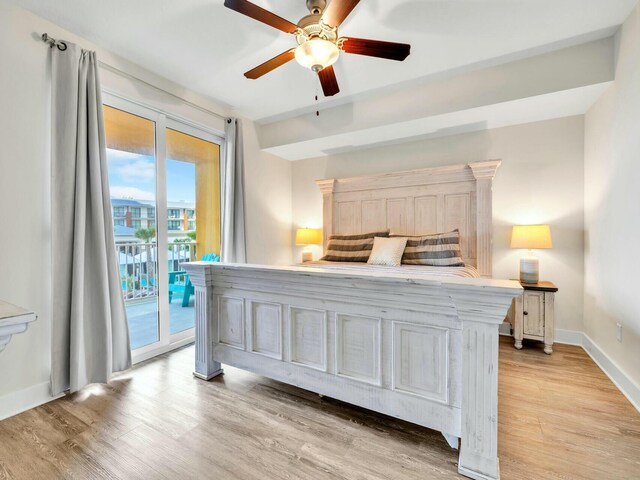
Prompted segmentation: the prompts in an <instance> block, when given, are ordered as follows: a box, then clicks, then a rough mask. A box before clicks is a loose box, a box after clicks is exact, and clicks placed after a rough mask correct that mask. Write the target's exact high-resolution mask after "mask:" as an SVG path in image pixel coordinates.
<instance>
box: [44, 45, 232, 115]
mask: <svg viewBox="0 0 640 480" xmlns="http://www.w3.org/2000/svg"><path fill="white" fill-rule="evenodd" d="M42 41H43V42H44V43H46V44H47V45H49V47H51V48H53V47H58V50H60V51H65V50H66V49H67V44H66V43H65V42H63V41H61V40H56V39H55V38H53V37H51V36H50V35H49V34H47V33H43V34H42ZM98 64H99V65H100V66H101V67H102V68H104V69H105V70H108V71H110V72H113V73H115V74H117V75H121V76H123V77H125V78H128V79H130V80H135V81H137V82H140V83H143V84H144V85H147V86H149V87H151V88H153V89H155V90H158V91H159V92H162V93H165V94H167V95H170V96H172V97H173V98H175V99H177V100H179V101H180V102H182V103H184V104H185V105H188V106H190V107H192V108H195V109H196V110H200V111H201V112H204V113H207V114H209V115H213V116H214V117H218V118H220V119H222V120H226V121H227V122H229V121H230V119H229V118H228V117H225V116H224V115H220V114H219V113H217V112H214V111H213V110H209V109H208V108H205V107H202V106H200V105H198V104H196V103H193V102H190V101H189V100H185V99H184V98H182V97H180V96H178V95H176V94H175V93H171V92H168V91H167V90H164V89H162V88H160V87H157V86H155V85H153V84H152V83H149V82H147V81H146V80H142V79H141V78H138V77H135V76H133V75H131V74H130V73H127V72H125V71H123V70H120V69H119V68H116V67H114V66H112V65H109V64H108V63H104V62H102V61H100V60H98Z"/></svg>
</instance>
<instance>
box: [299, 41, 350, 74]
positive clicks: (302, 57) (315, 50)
mask: <svg viewBox="0 0 640 480" xmlns="http://www.w3.org/2000/svg"><path fill="white" fill-rule="evenodd" d="M339 54H340V49H339V48H338V46H337V45H336V44H335V43H333V42H330V41H328V40H324V39H321V38H313V39H311V40H307V41H306V42H304V43H303V44H302V45H299V46H298V48H296V51H295V57H296V61H297V62H298V63H299V64H300V65H302V66H303V67H307V68H310V69H311V70H313V71H314V72H315V71H318V70H322V69H323V68H326V67H328V66H329V65H333V64H334V63H335V62H336V60H338V56H339Z"/></svg>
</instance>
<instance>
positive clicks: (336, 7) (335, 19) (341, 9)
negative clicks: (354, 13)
mask: <svg viewBox="0 0 640 480" xmlns="http://www.w3.org/2000/svg"><path fill="white" fill-rule="evenodd" d="M359 2H360V0H330V1H329V6H328V7H327V8H326V9H325V10H324V12H323V13H322V21H323V22H324V23H325V25H329V26H330V27H333V28H337V27H339V26H340V24H341V23H342V22H344V19H345V18H347V17H348V16H349V14H350V13H351V10H353V9H354V8H356V5H358V3H359Z"/></svg>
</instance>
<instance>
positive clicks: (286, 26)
mask: <svg viewBox="0 0 640 480" xmlns="http://www.w3.org/2000/svg"><path fill="white" fill-rule="evenodd" d="M224 6H225V7H227V8H230V9H231V10H235V11H236V12H238V13H242V14H243V15H246V16H247V17H251V18H253V19H254V20H258V21H259V22H262V23H266V24H267V25H271V26H272V27H274V28H277V29H278V30H282V31H283V32H286V33H295V31H296V30H298V26H297V25H296V24H295V23H291V22H290V21H289V20H285V19H284V18H282V17H279V16H278V15H276V14H275V13H271V12H270V11H269V10H265V9H264V8H262V7H259V6H258V5H254V4H253V3H251V2H247V0H224Z"/></svg>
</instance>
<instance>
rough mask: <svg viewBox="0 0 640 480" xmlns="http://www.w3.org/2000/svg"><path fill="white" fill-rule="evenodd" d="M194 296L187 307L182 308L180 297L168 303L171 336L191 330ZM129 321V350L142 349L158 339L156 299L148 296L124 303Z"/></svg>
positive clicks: (175, 297) (193, 315)
mask: <svg viewBox="0 0 640 480" xmlns="http://www.w3.org/2000/svg"><path fill="white" fill-rule="evenodd" d="M194 301H195V296H194V295H192V296H191V299H190V300H189V306H188V307H183V306H182V296H180V295H176V296H174V297H173V300H172V301H171V302H170V303H169V330H170V332H171V334H174V333H178V332H182V331H184V330H186V329H188V328H193V326H194V319H195V307H194ZM126 308H127V318H128V320H129V336H130V337H131V350H135V349H136V348H140V347H144V346H145V345H149V344H151V343H153V342H157V341H158V339H159V332H158V297H157V296H149V297H146V298H141V299H137V300H129V301H127V302H126Z"/></svg>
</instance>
